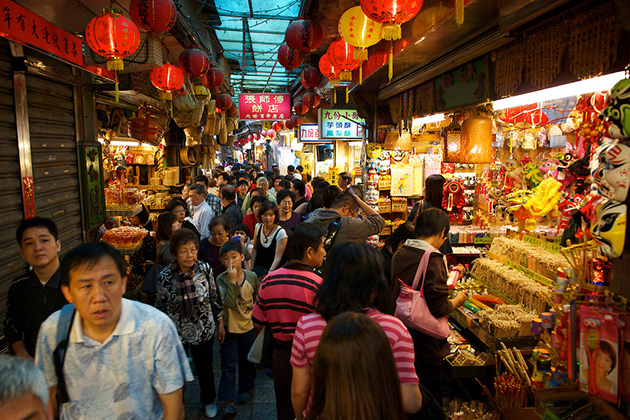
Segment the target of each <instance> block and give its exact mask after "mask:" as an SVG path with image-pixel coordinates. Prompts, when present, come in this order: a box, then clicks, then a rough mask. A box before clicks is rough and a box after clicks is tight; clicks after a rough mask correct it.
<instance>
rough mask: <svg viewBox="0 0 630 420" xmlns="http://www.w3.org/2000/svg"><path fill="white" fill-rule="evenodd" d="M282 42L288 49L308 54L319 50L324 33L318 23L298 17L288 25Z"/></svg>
mask: <svg viewBox="0 0 630 420" xmlns="http://www.w3.org/2000/svg"><path fill="white" fill-rule="evenodd" d="M284 40H285V41H286V43H287V45H288V46H289V48H291V49H293V50H296V51H299V52H303V53H306V54H308V53H310V52H311V51H315V50H316V49H317V48H319V46H320V45H321V43H322V41H323V40H324V31H323V30H322V27H321V26H320V24H319V23H317V22H315V21H314V20H312V19H309V18H307V17H305V16H300V17H299V18H298V19H297V20H296V21H295V22H292V23H290V24H289V26H288V27H287V31H286V33H285V36H284Z"/></svg>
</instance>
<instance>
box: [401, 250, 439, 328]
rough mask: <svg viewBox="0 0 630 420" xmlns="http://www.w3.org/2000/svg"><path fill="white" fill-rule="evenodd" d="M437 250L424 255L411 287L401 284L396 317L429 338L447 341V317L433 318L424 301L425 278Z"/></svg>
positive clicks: (426, 252) (427, 251)
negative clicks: (430, 259)
mask: <svg viewBox="0 0 630 420" xmlns="http://www.w3.org/2000/svg"><path fill="white" fill-rule="evenodd" d="M433 251H437V249H435V248H433V247H432V248H429V249H428V250H426V251H425V252H424V255H422V259H421V260H420V264H419V265H418V269H417V270H416V276H415V277H414V279H413V284H412V285H411V287H409V286H407V285H406V284H405V283H404V282H403V281H402V280H400V279H398V281H399V282H400V294H399V295H398V299H396V311H395V312H394V315H395V316H396V318H398V319H400V320H401V321H402V322H403V324H405V325H406V326H407V327H409V328H412V329H414V330H416V331H419V332H421V333H423V334H426V335H428V336H429V337H433V338H439V339H445V338H446V337H448V336H449V334H450V333H451V332H450V329H449V328H448V321H447V319H446V317H443V318H436V317H434V316H433V314H432V313H431V311H430V310H429V307H428V306H427V302H426V301H425V300H424V278H425V274H426V272H427V266H428V265H429V258H430V257H431V254H432V253H433ZM420 277H422V286H420V289H419V290H416V289H417V288H418V283H419V282H420Z"/></svg>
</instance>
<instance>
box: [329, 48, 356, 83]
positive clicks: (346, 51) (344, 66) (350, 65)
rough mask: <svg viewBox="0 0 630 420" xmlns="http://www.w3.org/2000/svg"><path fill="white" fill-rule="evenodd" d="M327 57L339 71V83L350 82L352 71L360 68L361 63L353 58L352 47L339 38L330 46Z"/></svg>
mask: <svg viewBox="0 0 630 420" xmlns="http://www.w3.org/2000/svg"><path fill="white" fill-rule="evenodd" d="M328 57H329V58H330V61H331V62H332V64H333V65H334V66H335V67H336V68H338V69H340V70H341V74H340V80H341V81H345V82H351V81H352V70H354V69H356V68H359V66H361V61H359V60H358V59H355V58H354V47H353V46H352V45H350V44H348V43H347V42H346V41H344V40H343V39H341V38H340V39H338V40H336V41H333V42H332V43H331V44H330V46H329V47H328Z"/></svg>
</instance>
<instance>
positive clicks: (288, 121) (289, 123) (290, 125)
mask: <svg viewBox="0 0 630 420" xmlns="http://www.w3.org/2000/svg"><path fill="white" fill-rule="evenodd" d="M284 126H285V128H288V129H289V130H293V128H295V126H294V125H293V121H291V120H286V121H285V122H284Z"/></svg>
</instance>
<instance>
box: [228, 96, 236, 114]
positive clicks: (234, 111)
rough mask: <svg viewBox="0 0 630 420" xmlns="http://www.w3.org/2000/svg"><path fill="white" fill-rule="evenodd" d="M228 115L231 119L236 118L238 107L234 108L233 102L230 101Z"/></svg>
mask: <svg viewBox="0 0 630 420" xmlns="http://www.w3.org/2000/svg"><path fill="white" fill-rule="evenodd" d="M230 99H231V98H230ZM228 114H230V115H231V116H233V117H238V107H237V106H236V104H235V103H234V101H232V106H230V107H229V108H228Z"/></svg>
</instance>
